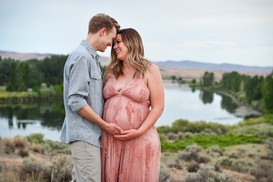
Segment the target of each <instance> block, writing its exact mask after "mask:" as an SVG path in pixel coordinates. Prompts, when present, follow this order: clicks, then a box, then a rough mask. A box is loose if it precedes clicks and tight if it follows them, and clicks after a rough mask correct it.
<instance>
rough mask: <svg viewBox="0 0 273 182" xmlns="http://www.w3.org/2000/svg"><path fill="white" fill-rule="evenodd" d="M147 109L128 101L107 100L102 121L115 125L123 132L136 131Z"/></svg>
mask: <svg viewBox="0 0 273 182" xmlns="http://www.w3.org/2000/svg"><path fill="white" fill-rule="evenodd" d="M148 112H149V109H148V108H147V107H146V106H144V105H141V104H138V103H135V102H133V101H130V100H120V99H115V100H108V101H107V102H106V103H105V107H104V117H103V118H104V120H105V121H106V122H109V123H115V124H117V125H118V126H120V127H121V128H122V129H123V130H128V129H138V128H139V126H140V125H141V124H142V122H143V121H144V119H145V118H146V116H147V114H148Z"/></svg>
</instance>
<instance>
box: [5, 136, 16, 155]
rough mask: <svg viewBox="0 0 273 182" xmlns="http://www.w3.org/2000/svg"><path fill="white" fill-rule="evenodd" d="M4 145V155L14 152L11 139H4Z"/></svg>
mask: <svg viewBox="0 0 273 182" xmlns="http://www.w3.org/2000/svg"><path fill="white" fill-rule="evenodd" d="M4 144H5V153H6V154H10V153H12V152H14V151H15V144H14V141H13V139H11V138H5V139H4Z"/></svg>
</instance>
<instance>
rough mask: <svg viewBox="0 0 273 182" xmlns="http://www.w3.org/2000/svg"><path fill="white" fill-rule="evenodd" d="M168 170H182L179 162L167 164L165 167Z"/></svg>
mask: <svg viewBox="0 0 273 182" xmlns="http://www.w3.org/2000/svg"><path fill="white" fill-rule="evenodd" d="M167 166H168V167H169V168H176V169H182V166H181V164H180V163H179V160H175V162H168V165H167Z"/></svg>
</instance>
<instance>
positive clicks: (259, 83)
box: [200, 71, 273, 113]
mask: <svg viewBox="0 0 273 182" xmlns="http://www.w3.org/2000/svg"><path fill="white" fill-rule="evenodd" d="M200 84H201V86H203V87H213V88H217V89H221V90H225V91H227V92H229V93H232V94H234V95H237V96H240V95H241V97H242V99H245V100H246V101H247V102H248V103H249V104H251V103H252V102H256V103H261V102H262V104H263V105H264V108H265V111H266V112H270V113H273V72H272V73H271V74H269V75H267V76H266V77H265V78H264V77H263V76H258V75H255V76H253V77H251V76H249V75H244V74H239V73H238V72H236V71H233V72H228V73H224V74H223V76H222V79H221V80H220V82H219V83H217V82H215V77H214V73H210V72H205V73H204V75H203V77H202V78H201V81H200Z"/></svg>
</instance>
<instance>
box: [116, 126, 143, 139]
mask: <svg viewBox="0 0 273 182" xmlns="http://www.w3.org/2000/svg"><path fill="white" fill-rule="evenodd" d="M140 135H142V133H141V132H140V131H139V130H136V129H130V130H125V131H122V132H120V135H114V138H115V139H117V140H132V139H135V138H137V137H139V136H140Z"/></svg>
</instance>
